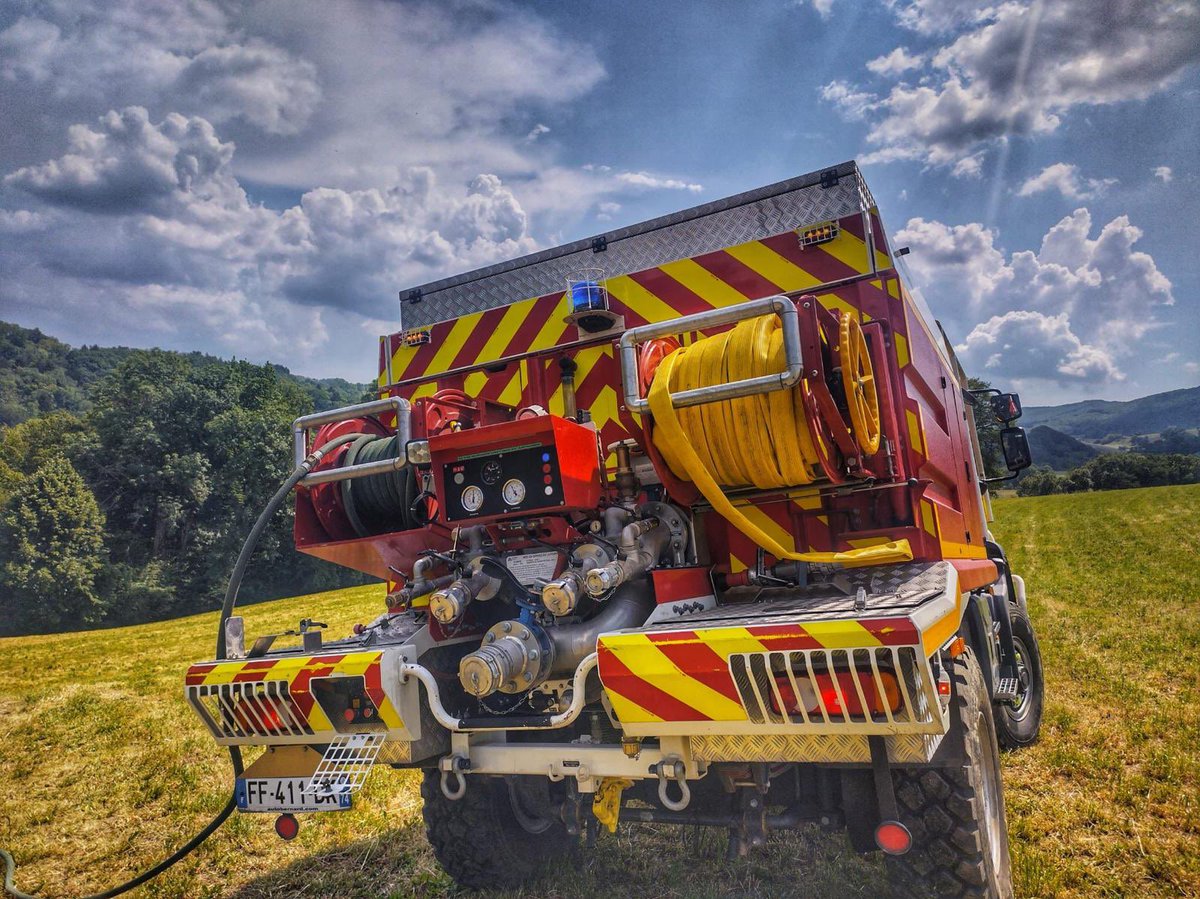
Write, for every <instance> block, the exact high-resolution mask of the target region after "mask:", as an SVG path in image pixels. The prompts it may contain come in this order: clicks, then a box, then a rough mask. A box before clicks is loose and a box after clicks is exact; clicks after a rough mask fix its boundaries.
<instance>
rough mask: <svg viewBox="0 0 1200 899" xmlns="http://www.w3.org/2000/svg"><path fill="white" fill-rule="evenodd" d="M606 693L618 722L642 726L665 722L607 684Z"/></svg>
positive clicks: (605, 686)
mask: <svg viewBox="0 0 1200 899" xmlns="http://www.w3.org/2000/svg"><path fill="white" fill-rule="evenodd" d="M604 692H605V693H607V694H608V701H609V702H610V703H612V707H613V713H614V714H615V715H616V716H617V720H618V721H624V722H625V723H626V724H641V723H648V722H653V721H662V720H663V719H662V718H660V717H658V715H656V714H654V713H653V712H652V711H650V710H649V709H646V708H643V707H642V706H640V705H638V704H637V703H636V702H634V701H633V700H632V699H627V698H626V697H624V696H622V695H621V694H620V693H618V692H617V691H616V690H614V689H613V688H612V687H610V686H608V685H607V684H605V685H604Z"/></svg>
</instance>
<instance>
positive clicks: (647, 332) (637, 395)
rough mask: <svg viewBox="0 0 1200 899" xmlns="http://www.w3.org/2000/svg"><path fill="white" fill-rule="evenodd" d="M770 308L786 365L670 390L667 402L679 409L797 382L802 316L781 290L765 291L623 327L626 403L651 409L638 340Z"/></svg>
mask: <svg viewBox="0 0 1200 899" xmlns="http://www.w3.org/2000/svg"><path fill="white" fill-rule="evenodd" d="M772 312H773V313H775V314H776V315H778V316H779V323H780V326H781V330H782V332H783V352H784V359H785V362H786V364H787V368H786V369H784V370H783V371H781V372H776V373H773V374H769V375H760V376H759V377H756V378H744V379H742V380H740V381H730V382H728V383H726V384H711V385H708V386H705V387H697V388H695V389H693V390H682V391H680V392H679V393H672V394H670V397H671V405H672V406H674V407H675V408H676V409H682V408H684V407H686V406H699V405H702V404H704V403H716V402H720V401H721V400H732V399H737V398H738V397H743V396H753V395H755V394H759V393H769V392H771V391H773V390H786V389H787V388H789V387H794V386H796V384H798V383H799V382H800V379H801V378H802V377H803V376H804V353H803V351H802V350H801V344H800V316H799V314H798V313H797V312H796V304H795V303H794V302H793V301H792V300H790V299H788V298H787V297H785V296H773V297H764V298H763V299H760V300H751V301H750V302H748V303H738V304H737V305H735V306H726V307H724V308H722V309H709V310H705V311H704V312H697V313H694V314H693V315H684V316H682V317H680V318H673V319H670V320H669V321H664V322H653V323H651V324H648V325H641V326H640V327H637V328H630V329H629V330H628V331H626V332H625V333H624V334H623V335H622V336H621V385H622V389H623V391H624V394H625V406H626V407H627V408H628V409H629V410H630V411H631V412H638V413H641V414H643V415H644V414H645V413H646V412H648V411H649V409H650V401H649V400H648V399H646V398H645V397H643V396H642V387H643V385H642V379H641V375H640V372H639V371H638V364H637V362H638V360H637V346H638V344H640V343H644V342H645V341H647V340H653V339H654V338H656V337H667V336H670V335H677V334H684V333H686V332H688V331H702V330H704V329H705V328H715V327H718V326H720V325H729V324H733V323H734V322H739V321H743V320H745V319H750V318H758V317H759V316H762V315H767V314H768V313H772Z"/></svg>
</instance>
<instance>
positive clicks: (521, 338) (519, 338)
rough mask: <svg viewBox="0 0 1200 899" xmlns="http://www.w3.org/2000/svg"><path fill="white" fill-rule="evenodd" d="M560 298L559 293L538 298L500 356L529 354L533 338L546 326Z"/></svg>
mask: <svg viewBox="0 0 1200 899" xmlns="http://www.w3.org/2000/svg"><path fill="white" fill-rule="evenodd" d="M560 297H562V294H561V293H550V294H546V296H544V297H538V298H537V300H536V301H535V302H534V304H533V307H532V308H531V309H530V310H529V314H528V315H526V316H525V321H523V322H521V325H520V327H519V328H517V333H516V334H514V335H513V337H512V340H510V341H509V342H508V346H506V347H505V348H504V352H503V353H501V355H502V356H515V355H517V354H518V353H527V352H529V348H530V346H531V345H532V344H533V338H535V337H537V335H538V331H540V330H542V325H544V324H546V320H547V319H548V318H550V316H552V315H553V314H554V309H555V307H556V306H558V301H559V298H560Z"/></svg>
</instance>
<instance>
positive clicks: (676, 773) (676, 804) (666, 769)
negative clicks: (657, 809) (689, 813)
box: [654, 757, 692, 812]
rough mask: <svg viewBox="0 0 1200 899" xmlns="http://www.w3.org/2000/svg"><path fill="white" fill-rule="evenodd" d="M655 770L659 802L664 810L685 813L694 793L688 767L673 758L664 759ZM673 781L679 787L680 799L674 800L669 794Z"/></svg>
mask: <svg viewBox="0 0 1200 899" xmlns="http://www.w3.org/2000/svg"><path fill="white" fill-rule="evenodd" d="M654 768H655V771H656V773H657V774H658V801H659V802H661V803H662V804H663V807H664V808H666V809H669V810H671V811H673V812H681V811H683V810H684V809H685V808H687V807H688V805H689V804H690V803H691V801H692V791H691V788H690V787H688V783H687V767H686V766H685V765H684V764H683V762H682V761H681V760H679V759H677V758H674V757H671V758H668V759H663V760H662V761H661V762H659V763H658V764H657V765H655V766H654ZM672 781H673V782H675V783H677V784H678V785H679V798H678V799H672V798H671V797H670V796H669V795H668V794H667V789H668V788H669V787H670V785H671V783H672Z"/></svg>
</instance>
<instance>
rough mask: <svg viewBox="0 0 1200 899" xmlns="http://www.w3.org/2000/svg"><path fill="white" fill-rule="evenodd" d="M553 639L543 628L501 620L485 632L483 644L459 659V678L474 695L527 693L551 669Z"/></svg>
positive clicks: (543, 678)
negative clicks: (551, 641)
mask: <svg viewBox="0 0 1200 899" xmlns="http://www.w3.org/2000/svg"><path fill="white" fill-rule="evenodd" d="M550 656H551V650H550V641H549V640H548V639H547V638H546V636H545V634H544V632H543V631H542V629H541V628H539V627H537V626H535V625H525V624H521V623H520V622H519V621H501V622H498V623H496V624H494V625H492V627H491V628H490V629H489V630H488V632H487V633H486V634H484V636H483V645H482V646H480V647H479V649H477V650H475V651H474V652H472V653H468V654H467V655H465V656H463V658H462V661H461V662H459V663H458V680H459V682H460V683H461V684H462V686H463V689H464V690H466V691H467V692H468V693H470V694H471V695H472V696H490V695H491V694H492V693H497V692H498V693H524V692H525V691H526V690H529V689H531V688H533V687H535V686H537V685H538V684H539V683H541V682H542V681H543V680H545V676H546V674H547V673H548V672H549V670H550V662H551V658H550Z"/></svg>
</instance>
